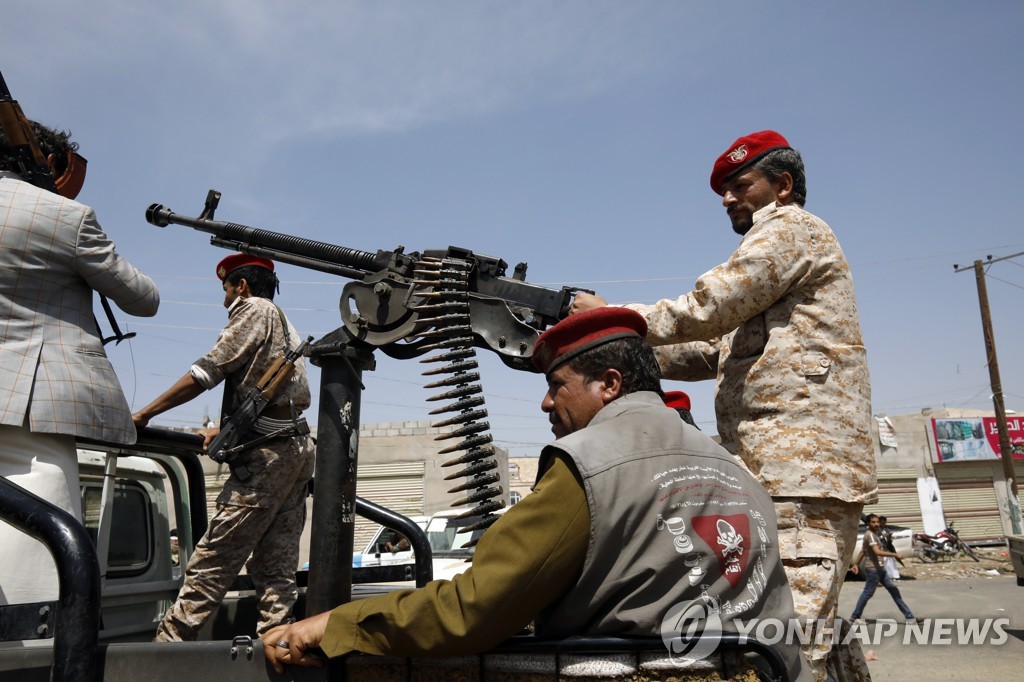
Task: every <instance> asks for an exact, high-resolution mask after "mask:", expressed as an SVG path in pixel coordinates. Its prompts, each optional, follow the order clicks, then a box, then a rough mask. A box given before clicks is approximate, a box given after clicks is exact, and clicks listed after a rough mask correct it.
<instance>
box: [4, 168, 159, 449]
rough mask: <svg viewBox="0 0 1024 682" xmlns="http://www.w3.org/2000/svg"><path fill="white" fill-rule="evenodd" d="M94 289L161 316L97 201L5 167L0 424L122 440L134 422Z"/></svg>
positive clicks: (148, 283) (138, 311) (129, 437)
mask: <svg viewBox="0 0 1024 682" xmlns="http://www.w3.org/2000/svg"><path fill="white" fill-rule="evenodd" d="M93 291H98V292H100V293H101V294H104V295H106V296H107V297H108V298H109V299H110V300H112V301H113V302H114V303H116V304H117V305H118V307H120V308H121V310H123V311H124V312H126V313H130V314H132V315H140V316H146V317H149V316H152V315H155V314H156V311H157V307H158V306H159V304H160V296H159V294H158V293H157V290H156V286H155V285H154V284H153V281H152V280H151V279H149V277H146V276H145V275H143V274H142V273H141V272H139V271H138V270H137V269H136V268H135V267H134V266H132V265H131V264H130V263H128V261H126V260H125V259H124V258H122V257H121V256H120V255H118V253H117V252H116V251H115V250H114V244H113V242H111V241H110V239H108V238H107V236H106V234H104V232H103V230H102V229H101V228H100V226H99V223H98V222H97V221H96V215H95V213H94V212H93V210H92V209H91V208H89V207H88V206H85V205H83V204H79V203H78V202H75V201H70V200H67V199H64V198H62V197H60V196H58V195H56V194H52V193H50V192H47V191H45V190H41V189H39V188H37V187H34V186H33V185H30V184H28V183H26V182H23V181H22V180H21V179H20V178H19V177H18V176H17V175H15V174H14V173H10V172H6V171H0V424H7V425H11V426H21V425H23V424H25V418H26V416H27V417H28V424H29V426H30V428H31V430H32V431H34V432H41V433H63V434H71V435H75V436H83V437H87V438H94V439H98V440H104V441H109V442H114V443H133V442H135V437H136V435H135V427H134V425H133V424H132V419H131V411H130V410H129V408H128V403H127V402H126V401H125V398H124V393H123V392H122V390H121V383H120V381H118V378H117V375H116V374H115V373H114V368H113V367H111V365H110V361H109V360H108V359H107V355H106V353H105V352H104V351H103V344H102V342H101V341H100V337H99V330H98V329H97V328H96V323H95V321H94V318H93Z"/></svg>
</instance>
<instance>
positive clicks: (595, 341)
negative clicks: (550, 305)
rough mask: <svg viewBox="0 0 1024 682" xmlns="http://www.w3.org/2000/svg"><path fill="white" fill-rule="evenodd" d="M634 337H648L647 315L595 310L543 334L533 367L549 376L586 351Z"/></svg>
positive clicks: (633, 312)
mask: <svg viewBox="0 0 1024 682" xmlns="http://www.w3.org/2000/svg"><path fill="white" fill-rule="evenodd" d="M630 336H635V337H638V338H641V339H642V338H644V337H645V336H647V320H645V319H644V316H643V315H641V314H640V313H638V312H636V311H635V310H630V309H629V308H611V307H603V308H592V309H591V310H587V311H584V312H582V313H576V314H575V315H570V316H569V317H567V318H565V319H564V320H562V321H561V322H559V323H558V324H556V325H555V326H553V327H551V328H550V329H548V330H547V331H545V332H544V333H543V334H541V335H540V338H539V339H537V345H536V346H534V348H533V365H534V366H535V367H536V368H537V369H539V370H540V371H541V372H544V373H545V374H547V373H548V372H551V371H552V370H554V369H555V368H557V367H558V366H559V365H561V364H562V363H564V362H566V361H567V360H571V359H572V358H574V357H576V356H577V355H579V354H580V353H582V352H583V351H587V350H590V349H591V348H596V347H597V346H600V345H601V344H605V343H608V342H609V341H615V340H616V339H624V338H627V337H630Z"/></svg>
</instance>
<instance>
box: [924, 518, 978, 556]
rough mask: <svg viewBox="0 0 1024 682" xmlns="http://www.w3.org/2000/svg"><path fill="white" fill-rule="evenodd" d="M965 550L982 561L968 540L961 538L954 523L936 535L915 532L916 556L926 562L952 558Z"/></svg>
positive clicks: (967, 553)
mask: <svg viewBox="0 0 1024 682" xmlns="http://www.w3.org/2000/svg"><path fill="white" fill-rule="evenodd" d="M961 552H963V553H964V554H966V555H967V556H969V557H971V558H972V559H974V560H975V561H980V559H978V555H977V554H975V553H974V550H973V549H971V548H970V546H968V544H967V543H966V542H964V541H963V540H961V539H960V536H959V535H958V534H957V532H956V530H954V529H953V524H949V526H947V527H946V529H945V530H944V531H941V532H939V533H936V534H935V535H928V534H927V533H914V556H916V557H917V558H918V559H920V560H921V561H924V562H926V563H929V564H930V563H934V562H935V561H937V560H938V559H942V558H947V557H948V558H950V559H952V558H953V557H955V556H956V555H957V554H960V553H961Z"/></svg>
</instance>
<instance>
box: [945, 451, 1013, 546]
mask: <svg viewBox="0 0 1024 682" xmlns="http://www.w3.org/2000/svg"><path fill="white" fill-rule="evenodd" d="M998 466H1000V465H999V462H992V461H985V462H964V463H960V464H937V465H936V466H935V478H936V479H938V481H939V490H940V491H941V493H942V513H943V514H944V515H945V517H946V523H947V524H950V523H952V524H953V525H954V527H955V528H956V530H957V533H959V535H960V537H961V538H963V539H964V540H966V541H968V542H984V541H1001V540H1002V539H1003V537H1004V535H1003V524H1002V522H1001V521H1000V520H999V506H998V503H997V502H996V491H995V485H994V483H993V478H992V474H993V471H994V469H993V467H998Z"/></svg>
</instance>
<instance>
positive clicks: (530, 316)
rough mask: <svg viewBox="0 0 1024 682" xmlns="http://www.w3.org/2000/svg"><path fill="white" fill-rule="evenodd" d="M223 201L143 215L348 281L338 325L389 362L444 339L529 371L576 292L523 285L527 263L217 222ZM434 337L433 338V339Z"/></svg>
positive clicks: (157, 208)
mask: <svg viewBox="0 0 1024 682" xmlns="http://www.w3.org/2000/svg"><path fill="white" fill-rule="evenodd" d="M219 201H220V193H219V192H217V191H215V190H210V192H209V193H208V195H207V198H206V204H205V207H204V209H203V212H202V213H201V214H200V215H199V217H196V218H190V217H186V216H181V215H178V214H176V213H174V212H173V211H171V210H170V209H168V208H166V207H165V206H162V205H160V204H152V205H151V206H150V207H149V208H148V209H147V210H146V220H147V221H149V222H150V223H152V224H153V225H156V226H158V227H165V226H167V225H169V224H172V223H174V224H177V225H185V226H188V227H191V228H193V229H196V230H199V231H201V232H206V233H209V234H212V235H213V237H211V239H210V243H211V244H213V245H214V246H219V247H222V248H225V249H232V250H235V251H240V252H242V253H248V254H251V255H255V256H263V257H265V258H270V259H272V260H276V261H279V262H282V263H289V264H291V265H297V266H299V267H303V268H309V269H312V270H319V271H320V272H326V273H329V274H333V275H340V276H342V277H347V278H349V279H351V280H353V281H352V282H349V283H347V284H346V285H345V287H344V289H343V290H342V295H341V303H340V308H341V320H342V324H343V326H344V330H345V332H346V333H347V335H348V337H349V339H350V340H351V342H352V343H354V344H365V345H367V346H370V347H373V348H380V349H381V350H382V351H383V352H384V353H386V354H387V355H389V356H391V357H395V358H400V359H404V358H411V357H415V356H417V355H421V354H423V353H425V352H427V351H428V350H433V349H436V348H437V347H438V345H437V344H438V343H440V340H439V337H441V336H446V335H448V334H443V333H442V332H446V333H447V332H457V333H458V334H459V335H462V336H472V342H471V345H473V346H477V347H481V348H487V349H489V350H492V351H494V352H495V353H497V354H498V356H499V357H500V358H501V359H502V361H504V362H505V364H507V365H508V366H509V367H512V368H514V369H520V370H528V371H533V365H532V363H531V361H530V356H531V354H532V353H533V345H534V342H535V341H536V339H537V336H539V334H540V332H541V331H543V330H544V329H545V328H546V327H548V326H550V325H552V324H554V323H555V322H557V321H558V320H560V319H561V318H563V317H565V314H566V312H567V311H568V307H569V304H570V303H571V301H572V296H573V294H574V293H575V292H577V291H582V290H581V289H577V288H574V287H562V288H561V289H549V288H546V287H541V286H537V285H534V284H529V283H528V282H526V267H527V265H526V263H519V264H518V265H516V266H515V268H514V270H513V273H512V275H511V276H508V275H507V271H508V263H506V262H505V261H504V260H502V259H500V258H494V257H492V256H485V255H483V254H478V253H474V252H473V251H470V250H469V249H463V248H459V247H455V246H449V247H448V248H447V249H444V250H433V251H423V252H422V253H419V252H413V253H406V252H405V249H404V247H402V246H399V247H397V248H395V249H393V250H390V251H386V250H380V251H377V252H376V253H372V252H368V251H360V250H358V249H353V248H348V247H344V246H338V245H335V244H328V243H325V242H318V241H314V240H311V239H305V238H302V237H296V236H293V235H289V234H282V233H280V232H271V231H270V230H264V229H260V228H255V227H248V226H245V225H239V224H238V223H231V222H224V221H219V220H214V219H213V214H214V211H215V210H216V208H217V204H218V203H219ZM431 332H435V333H433V334H432V333H431Z"/></svg>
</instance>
